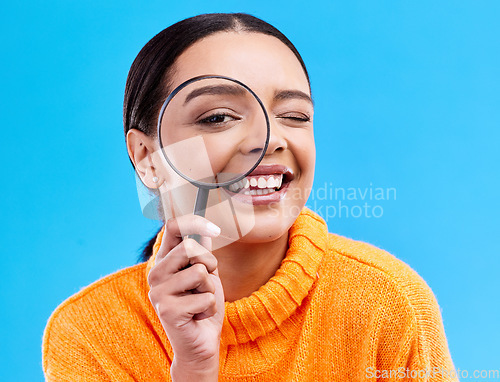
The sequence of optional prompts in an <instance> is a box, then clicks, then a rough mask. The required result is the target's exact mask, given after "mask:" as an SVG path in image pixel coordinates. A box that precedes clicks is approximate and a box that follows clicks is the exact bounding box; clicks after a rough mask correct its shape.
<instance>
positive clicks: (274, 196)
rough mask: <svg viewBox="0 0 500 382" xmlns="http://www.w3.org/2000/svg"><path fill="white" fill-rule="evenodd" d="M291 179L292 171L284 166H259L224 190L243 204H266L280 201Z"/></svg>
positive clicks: (292, 177) (292, 176)
mask: <svg viewBox="0 0 500 382" xmlns="http://www.w3.org/2000/svg"><path fill="white" fill-rule="evenodd" d="M293 179H294V174H293V171H292V170H291V169H290V168H288V167H286V166H283V165H276V164H275V165H260V166H258V167H257V168H255V170H254V171H252V173H251V174H249V175H248V176H247V177H245V178H244V179H242V180H240V181H239V182H237V183H234V184H232V185H230V186H228V187H227V188H225V190H227V191H228V192H229V194H231V196H232V197H235V198H237V199H238V200H240V201H242V202H245V203H251V204H254V205H258V204H268V203H272V202H278V201H280V200H281V199H282V198H283V197H284V195H285V193H286V189H287V188H288V184H289V183H290V182H291V181H292V180H293Z"/></svg>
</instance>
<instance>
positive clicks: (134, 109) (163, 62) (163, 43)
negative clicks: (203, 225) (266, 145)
mask: <svg viewBox="0 0 500 382" xmlns="http://www.w3.org/2000/svg"><path fill="white" fill-rule="evenodd" d="M229 31H235V32H255V33H262V34H265V35H269V36H273V37H276V38H277V39H278V40H280V41H281V42H282V43H283V44H285V45H286V46H287V47H288V48H289V49H290V50H291V51H292V52H293V53H294V54H295V57H297V60H299V62H300V65H301V66H302V68H303V69H304V73H305V75H306V78H307V81H308V82H309V75H308V73H307V69H306V66H305V64H304V61H303V60H302V57H301V56H300V54H299V52H298V51H297V49H296V48H295V46H294V45H293V44H292V43H291V42H290V40H288V38H287V37H286V36H285V35H284V34H283V33H281V32H280V31H279V30H278V29H276V28H275V27H273V26H272V25H271V24H268V23H267V22H265V21H263V20H261V19H259V18H257V17H254V16H251V15H249V14H246V13H210V14H203V15H198V16H194V17H190V18H188V19H184V20H182V21H179V22H177V23H175V24H173V25H171V26H169V27H168V28H166V29H164V30H162V31H161V32H160V33H158V34H157V35H156V36H154V37H153V38H152V39H151V40H150V41H149V42H148V43H147V44H146V45H145V46H144V47H143V48H142V49H141V51H140V52H139V54H138V55H137V57H136V58H135V60H134V62H133V63H132V66H131V67H130V71H129V73H128V77H127V83H126V85H125V97H124V101H123V127H124V132H125V136H126V135H127V132H128V131H129V130H130V129H137V130H140V131H142V132H143V133H145V134H147V135H149V136H155V135H156V122H157V118H158V113H159V112H160V108H161V105H162V104H163V102H164V100H165V99H166V98H167V96H168V94H169V93H170V92H171V91H172V90H173V89H171V80H170V76H171V74H172V68H173V65H174V64H175V61H176V60H177V58H178V57H179V56H180V55H181V54H182V53H183V52H184V51H185V50H186V49H187V48H189V47H190V46H191V45H193V44H194V43H196V42H197V41H199V40H201V39H203V38H205V37H207V36H210V35H212V34H214V33H217V32H229ZM210 74H217V73H210ZM155 241H156V235H155V236H153V238H152V239H151V240H149V241H148V242H147V243H146V244H145V246H144V248H143V250H142V254H141V256H140V257H139V261H147V260H148V259H149V258H150V257H151V255H152V250H153V245H154V243H155Z"/></svg>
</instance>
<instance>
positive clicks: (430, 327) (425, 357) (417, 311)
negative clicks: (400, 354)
mask: <svg viewBox="0 0 500 382" xmlns="http://www.w3.org/2000/svg"><path fill="white" fill-rule="evenodd" d="M415 275H416V274H415ZM407 297H408V301H409V304H410V306H411V308H412V311H413V315H414V322H415V325H414V326H413V328H412V330H411V332H410V333H411V336H412V338H411V340H410V341H409V343H410V344H411V345H410V347H409V353H408V368H409V369H410V370H415V371H416V372H418V373H420V374H421V377H422V378H420V376H417V377H418V378H419V379H417V380H422V381H433V382H434V381H436V382H438V381H458V378H457V376H456V373H455V367H454V365H453V361H452V359H451V355H450V352H449V348H448V342H447V340H446V335H445V330H444V326H443V319H442V317H441V312H440V308H439V305H438V302H437V300H436V297H435V296H434V293H433V292H432V290H431V289H430V287H429V286H428V285H427V284H426V283H425V281H424V280H423V279H422V278H421V277H420V276H418V275H416V277H415V279H414V283H413V285H412V287H411V288H408V289H407ZM414 373H415V372H414ZM411 377H413V376H411ZM411 380H415V379H411Z"/></svg>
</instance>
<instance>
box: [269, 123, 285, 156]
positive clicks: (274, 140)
mask: <svg viewBox="0 0 500 382" xmlns="http://www.w3.org/2000/svg"><path fill="white" fill-rule="evenodd" d="M269 126H270V133H269V144H268V145H267V150H266V155H271V154H274V153H275V152H279V151H283V150H285V149H286V147H287V141H286V139H285V135H284V131H283V129H282V127H281V126H279V124H278V123H276V121H275V120H273V119H272V118H270V120H269Z"/></svg>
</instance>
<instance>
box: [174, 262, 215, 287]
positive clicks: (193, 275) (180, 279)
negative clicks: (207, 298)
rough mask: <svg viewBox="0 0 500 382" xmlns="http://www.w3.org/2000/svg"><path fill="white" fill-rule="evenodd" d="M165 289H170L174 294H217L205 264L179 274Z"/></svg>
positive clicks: (196, 265)
mask: <svg viewBox="0 0 500 382" xmlns="http://www.w3.org/2000/svg"><path fill="white" fill-rule="evenodd" d="M168 284H170V285H168ZM169 286H170V288H169ZM165 288H169V290H171V291H172V292H171V293H172V294H182V293H185V292H196V293H206V292H210V293H215V285H214V283H213V281H212V278H211V277H210V274H209V273H208V271H207V268H206V267H205V266H204V265H203V264H195V265H193V266H192V267H189V268H186V269H184V270H182V271H180V272H177V273H176V274H175V275H173V276H172V277H171V278H170V279H169V280H168V281H167V282H166V283H165Z"/></svg>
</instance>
